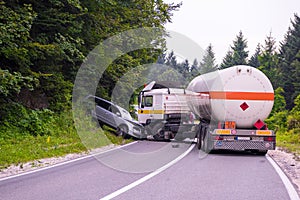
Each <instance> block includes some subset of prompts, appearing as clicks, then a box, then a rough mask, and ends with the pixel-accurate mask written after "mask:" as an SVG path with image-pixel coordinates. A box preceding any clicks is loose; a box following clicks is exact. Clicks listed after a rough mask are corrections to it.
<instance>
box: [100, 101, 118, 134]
mask: <svg viewBox="0 0 300 200" xmlns="http://www.w3.org/2000/svg"><path fill="white" fill-rule="evenodd" d="M95 103H96V109H95V110H96V115H97V119H98V120H100V121H101V122H103V123H104V124H107V125H109V126H111V127H113V128H116V125H115V123H114V117H113V113H112V112H111V104H110V103H109V102H107V101H105V100H102V99H99V98H95Z"/></svg>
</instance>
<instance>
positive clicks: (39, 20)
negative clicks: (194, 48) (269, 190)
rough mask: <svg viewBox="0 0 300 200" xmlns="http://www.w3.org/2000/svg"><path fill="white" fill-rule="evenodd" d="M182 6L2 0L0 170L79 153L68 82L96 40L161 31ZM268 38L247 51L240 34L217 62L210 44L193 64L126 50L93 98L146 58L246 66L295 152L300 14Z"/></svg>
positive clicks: (195, 69) (186, 67)
mask: <svg viewBox="0 0 300 200" xmlns="http://www.w3.org/2000/svg"><path fill="white" fill-rule="evenodd" d="M180 6H181V4H174V3H173V4H166V3H164V2H163V1H162V0H151V1H148V0H135V1H131V0H129V1H120V0H105V1H98V0H84V1H83V0H44V1H37V0H24V1H18V0H0V27H1V32H0V148H1V152H4V153H2V154H1V155H0V158H1V159H0V169H1V168H2V167H6V166H7V165H9V164H11V163H21V162H25V161H28V160H32V159H38V158H41V157H49V156H58V155H63V154H66V153H70V152H81V151H84V150H85V147H84V146H83V145H82V144H81V142H80V138H78V136H77V134H76V130H75V127H74V122H73V119H72V114H71V103H72V89H73V84H74V80H75V77H76V73H77V71H78V69H79V67H80V66H81V64H82V63H83V61H84V59H85V58H86V56H87V55H88V53H89V52H90V51H91V50H92V49H93V48H94V47H95V46H97V44H99V42H101V41H103V40H105V39H107V38H109V37H110V36H113V35H115V34H117V33H119V32H122V31H126V30H130V29H135V28H142V27H158V28H163V27H164V25H165V24H166V23H169V22H171V21H172V15H173V13H174V12H176V11H178V10H180ZM266 35H267V36H266V39H265V43H264V44H258V45H257V48H256V51H255V53H254V55H249V51H248V50H247V39H246V37H245V36H244V35H243V33H242V31H240V32H239V33H238V34H237V36H236V38H234V40H233V43H232V45H231V46H230V50H229V51H228V52H227V53H226V56H225V57H224V59H223V61H222V63H220V64H218V63H216V60H215V57H214V52H213V44H211V45H209V46H208V47H207V49H206V53H205V55H204V57H203V59H202V60H199V61H198V60H194V62H193V63H189V62H188V61H187V60H185V61H184V62H179V61H178V60H177V58H176V56H175V55H174V52H165V51H164V50H149V49H148V50H147V49H144V50H139V51H134V52H130V53H128V54H126V55H125V56H122V57H121V58H119V59H117V60H116V61H115V62H113V63H112V64H111V66H110V67H109V69H108V70H106V71H105V73H104V74H103V77H104V78H103V79H102V81H100V83H99V86H98V89H97V95H98V96H101V97H104V98H106V99H109V98H110V96H111V91H112V88H113V87H114V84H115V83H116V81H117V80H118V78H120V77H121V76H122V75H123V74H124V73H126V72H127V71H130V70H131V69H134V68H135V67H136V66H139V65H143V64H147V63H154V62H157V63H160V64H165V65H168V66H170V67H172V68H174V69H175V70H177V71H178V72H179V73H181V74H183V76H184V77H185V78H188V79H191V78H192V77H194V76H197V75H199V74H203V73H207V72H210V71H214V70H218V69H223V68H226V67H230V66H233V65H238V64H248V65H251V66H253V67H256V68H258V69H260V70H262V71H263V72H264V73H265V74H266V75H267V76H268V77H269V78H270V80H271V82H272V84H273V87H274V90H275V105H274V108H273V111H272V113H271V115H270V117H269V118H268V120H267V121H268V124H269V127H270V128H272V129H274V130H276V131H277V133H278V134H277V135H278V137H277V138H278V145H280V146H283V147H286V148H289V149H291V150H293V151H298V153H299V151H300V149H299V147H298V146H299V143H300V95H299V94H300V18H299V16H298V15H297V14H295V15H294V16H291V25H290V28H289V29H288V30H287V32H286V34H285V39H284V40H283V41H279V45H277V43H276V42H277V41H276V40H275V38H273V37H272V33H266ZM161 37H162V38H160V39H161V41H162V44H163V36H161ZM228 43H230V41H228ZM116 140H118V139H116Z"/></svg>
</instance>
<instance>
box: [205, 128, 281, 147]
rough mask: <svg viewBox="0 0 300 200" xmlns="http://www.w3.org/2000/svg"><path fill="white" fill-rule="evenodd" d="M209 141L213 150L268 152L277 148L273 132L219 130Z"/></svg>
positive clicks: (214, 132) (211, 135) (212, 134)
mask: <svg viewBox="0 0 300 200" xmlns="http://www.w3.org/2000/svg"><path fill="white" fill-rule="evenodd" d="M209 139H210V143H211V144H212V149H213V150H214V149H215V150H218V149H224V150H238V151H244V150H258V151H266V150H274V149H275V147H276V135H275V133H274V131H271V130H239V129H234V130H230V129H228V130H225V129H217V130H214V131H213V132H212V133H211V134H210V138H209Z"/></svg>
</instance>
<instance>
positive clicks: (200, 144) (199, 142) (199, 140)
mask: <svg viewBox="0 0 300 200" xmlns="http://www.w3.org/2000/svg"><path fill="white" fill-rule="evenodd" d="M201 147H202V134H201V133H200V131H198V132H197V149H198V150H200V149H201Z"/></svg>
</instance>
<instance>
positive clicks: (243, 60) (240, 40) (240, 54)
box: [231, 31, 248, 65]
mask: <svg viewBox="0 0 300 200" xmlns="http://www.w3.org/2000/svg"><path fill="white" fill-rule="evenodd" d="M231 48H232V50H233V64H234V65H246V64H247V57H248V51H246V50H245V49H246V48H247V41H246V39H244V36H243V33H242V31H240V32H239V35H237V37H236V40H235V41H233V47H231Z"/></svg>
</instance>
